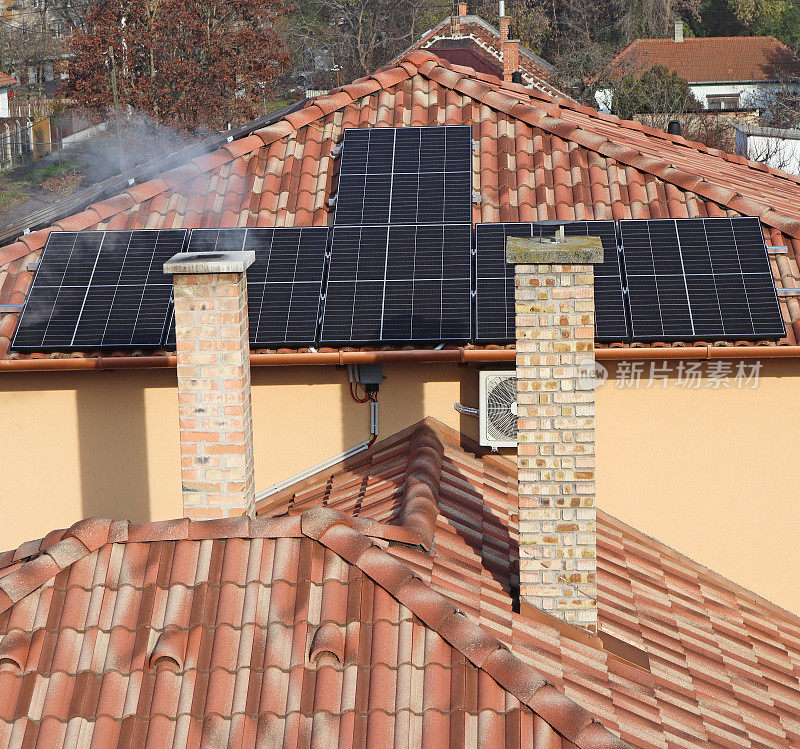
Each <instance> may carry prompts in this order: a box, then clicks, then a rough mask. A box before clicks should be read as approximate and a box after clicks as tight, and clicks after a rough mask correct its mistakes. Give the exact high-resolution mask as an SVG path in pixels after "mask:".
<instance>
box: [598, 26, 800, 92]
mask: <svg viewBox="0 0 800 749" xmlns="http://www.w3.org/2000/svg"><path fill="white" fill-rule="evenodd" d="M614 61H615V63H617V64H620V65H627V64H630V65H633V66H635V67H642V66H648V67H649V66H651V65H663V66H664V67H665V68H668V69H669V70H674V71H675V72H676V73H677V74H678V75H679V76H680V77H681V78H683V79H684V80H686V81H689V83H713V82H723V81H725V82H732V81H771V80H776V79H779V78H781V77H783V76H785V75H786V74H787V71H793V73H792V74H793V75H797V71H798V69H799V68H800V61H798V59H797V57H795V55H794V54H793V53H792V51H791V50H790V49H789V48H788V47H787V46H786V45H785V44H782V43H781V42H779V41H778V40H777V39H775V38H774V37H772V36H714V37H691V38H686V39H684V41H682V42H676V41H674V40H673V39H636V40H635V41H633V42H631V43H630V44H629V45H628V46H627V47H625V49H624V50H622V52H620V53H619V55H617V57H616V58H615V60H614Z"/></svg>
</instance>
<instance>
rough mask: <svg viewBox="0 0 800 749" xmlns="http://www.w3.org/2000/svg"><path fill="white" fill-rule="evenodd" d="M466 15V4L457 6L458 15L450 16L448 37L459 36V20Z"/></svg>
mask: <svg viewBox="0 0 800 749" xmlns="http://www.w3.org/2000/svg"><path fill="white" fill-rule="evenodd" d="M465 15H467V4H466V3H459V4H458V13H457V14H456V15H454V16H450V36H461V19H462V18H463V17H464V16H465Z"/></svg>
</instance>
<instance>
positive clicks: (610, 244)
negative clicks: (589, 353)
mask: <svg viewBox="0 0 800 749" xmlns="http://www.w3.org/2000/svg"><path fill="white" fill-rule="evenodd" d="M560 225H563V226H564V233H565V234H566V235H567V236H599V237H600V238H601V241H602V243H603V250H604V257H603V262H602V263H601V264H599V265H596V266H595V268H594V275H595V289H594V293H595V333H596V337H597V338H598V339H599V340H622V339H624V338H626V337H627V335H628V325H627V319H626V313H625V302H624V297H623V291H622V288H623V287H622V275H621V268H620V263H619V257H618V252H617V239H616V228H615V224H614V222H613V221H573V222H568V223H564V222H534V223H509V224H478V225H477V226H476V227H475V245H476V247H475V249H476V313H475V326H476V332H475V337H476V340H478V341H498V340H499V341H513V340H514V339H515V338H516V320H515V301H514V266H513V265H510V264H509V263H506V259H505V244H506V239H507V238H508V237H511V236H515V237H520V236H521V237H534V238H542V237H552V236H554V235H555V233H556V232H557V230H558V227H559V226H560Z"/></svg>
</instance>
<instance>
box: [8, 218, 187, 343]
mask: <svg viewBox="0 0 800 749" xmlns="http://www.w3.org/2000/svg"><path fill="white" fill-rule="evenodd" d="M185 239H186V230H185V229H162V230H139V231H86V232H53V233H51V234H50V236H49V237H48V241H47V245H46V247H45V250H44V252H43V254H42V258H41V260H40V264H39V265H40V267H39V270H38V272H37V273H36V277H35V278H34V281H33V285H32V286H31V289H30V291H29V292H28V300H27V303H26V305H25V309H24V311H23V314H22V317H21V318H20V321H19V324H18V325H17V330H16V332H15V334H14V340H13V342H12V346H13V348H15V349H17V350H20V351H24V350H48V349H59V350H61V349H63V350H68V349H81V348H108V347H112V348H117V347H119V348H125V347H143V348H145V347H158V346H160V345H162V344H163V343H164V336H165V330H166V327H167V321H168V318H169V315H170V310H171V299H172V278H171V277H170V276H167V275H165V274H164V272H163V265H164V263H165V262H166V261H167V260H169V259H170V258H171V257H172V256H173V255H174V254H175V253H177V252H180V251H181V247H182V246H183V243H184V240H185Z"/></svg>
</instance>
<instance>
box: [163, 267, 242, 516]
mask: <svg viewBox="0 0 800 749" xmlns="http://www.w3.org/2000/svg"><path fill="white" fill-rule="evenodd" d="M254 260H255V254H254V253H253V252H207V253H180V254H178V255H175V256H174V257H173V258H172V259H171V260H169V261H168V262H166V263H165V264H164V273H169V274H171V275H172V277H173V278H172V281H173V292H174V298H175V338H176V348H177V355H178V413H179V423H180V434H181V437H180V439H181V484H182V491H183V512H184V515H185V516H186V517H190V518H197V519H205V518H220V517H232V516H236V515H241V514H242V513H243V512H246V511H248V510H249V509H251V507H252V505H253V503H254V501H255V490H254V481H253V420H252V411H251V405H250V338H249V333H248V322H247V276H246V273H245V271H246V269H247V268H248V267H249V266H250V264H251V263H252V262H253V261H254Z"/></svg>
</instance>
